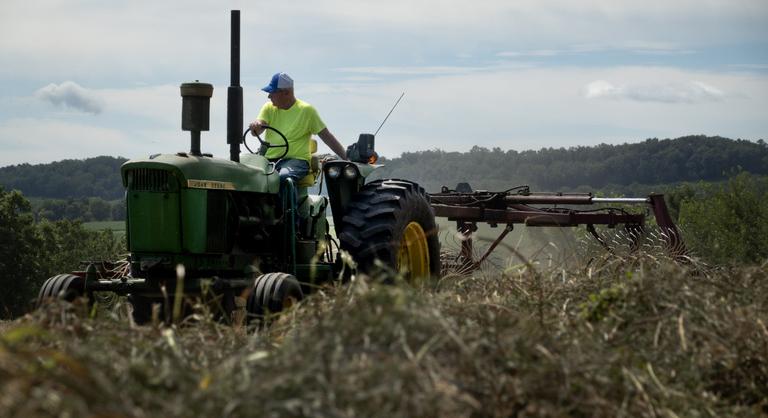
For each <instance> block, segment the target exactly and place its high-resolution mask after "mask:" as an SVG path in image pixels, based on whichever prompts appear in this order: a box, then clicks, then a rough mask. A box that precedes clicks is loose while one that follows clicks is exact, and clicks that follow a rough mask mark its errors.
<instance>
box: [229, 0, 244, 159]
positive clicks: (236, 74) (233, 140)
mask: <svg viewBox="0 0 768 418" xmlns="http://www.w3.org/2000/svg"><path fill="white" fill-rule="evenodd" d="M231 18H232V23H231V28H232V29H231V31H232V36H231V42H230V45H231V48H230V81H229V84H230V85H229V88H228V89H227V143H228V144H229V159H230V160H232V161H235V162H240V141H241V135H242V133H243V88H242V87H240V10H232V11H231Z"/></svg>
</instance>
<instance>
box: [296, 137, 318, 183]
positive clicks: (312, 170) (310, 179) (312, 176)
mask: <svg viewBox="0 0 768 418" xmlns="http://www.w3.org/2000/svg"><path fill="white" fill-rule="evenodd" d="M316 152H317V141H316V140H315V139H314V138H310V139H309V153H310V154H312V157H310V159H309V174H307V175H306V176H304V177H303V178H302V179H301V180H299V182H298V183H296V186H298V187H310V186H312V185H314V184H315V180H317V176H319V175H320V161H319V160H318V158H317V156H316V155H315V153H316Z"/></svg>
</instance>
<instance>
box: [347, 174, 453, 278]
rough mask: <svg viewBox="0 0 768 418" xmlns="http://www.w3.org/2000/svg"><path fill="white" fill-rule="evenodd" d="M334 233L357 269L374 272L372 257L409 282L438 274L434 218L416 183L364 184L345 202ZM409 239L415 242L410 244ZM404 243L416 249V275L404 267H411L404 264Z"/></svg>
mask: <svg viewBox="0 0 768 418" xmlns="http://www.w3.org/2000/svg"><path fill="white" fill-rule="evenodd" d="M414 229H415V230H416V233H415V234H412V233H411V232H413V230H414ZM338 231H340V232H339V240H340V242H341V248H342V249H343V250H345V251H347V252H349V253H350V254H351V255H352V258H353V259H354V260H355V262H356V263H357V266H358V271H362V272H364V273H367V274H373V275H375V274H377V273H379V271H378V269H377V267H376V260H377V259H378V260H380V261H381V262H382V263H383V264H384V265H385V266H387V267H389V268H391V269H393V270H395V271H398V270H399V272H400V273H401V274H403V276H404V277H405V278H406V279H407V280H408V281H411V282H413V281H414V280H416V279H418V278H425V277H426V276H432V277H436V276H438V275H439V274H440V241H439V237H438V234H437V225H436V224H435V214H434V212H433V211H432V207H431V206H430V203H429V196H428V195H427V193H426V192H425V191H424V189H423V188H422V187H421V186H419V185H418V184H416V183H413V182H411V181H407V180H397V179H389V180H376V181H372V182H370V183H368V184H366V185H365V186H363V188H362V189H361V190H360V192H358V193H357V194H356V195H355V196H354V198H353V199H352V202H350V204H349V206H348V209H347V212H346V213H345V214H344V217H343V219H342V223H341V228H339V229H338ZM406 237H408V238H409V239H408V240H406ZM414 237H417V239H416V240H417V241H420V242H413V241H414V239H413V238H414ZM410 245H415V246H417V247H420V248H421V250H420V254H421V256H422V257H421V258H422V261H421V262H419V263H417V264H418V265H419V266H420V268H418V269H414V270H420V272H412V271H410V269H409V266H413V265H414V263H413V262H409V260H408V258H409V257H410V256H409V255H408V252H409V251H408V250H407V249H406V248H410ZM404 251H405V252H404ZM426 258H428V260H427V259H426ZM419 266H416V267H419Z"/></svg>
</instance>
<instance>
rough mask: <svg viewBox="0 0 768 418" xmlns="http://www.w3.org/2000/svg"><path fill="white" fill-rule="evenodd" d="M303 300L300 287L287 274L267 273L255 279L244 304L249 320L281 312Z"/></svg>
mask: <svg viewBox="0 0 768 418" xmlns="http://www.w3.org/2000/svg"><path fill="white" fill-rule="evenodd" d="M302 299H304V293H303V292H302V291H301V285H300V284H299V281H298V280H296V278H295V277H293V275H290V274H288V273H267V274H262V275H261V276H259V277H257V278H256V281H255V282H254V284H253V289H252V290H251V294H250V295H249V296H248V300H247V302H246V310H247V312H248V316H249V317H251V318H254V317H255V318H263V317H265V316H266V315H269V314H276V313H279V312H282V311H284V310H286V309H288V308H290V307H291V306H293V305H295V304H297V303H299V301H301V300H302Z"/></svg>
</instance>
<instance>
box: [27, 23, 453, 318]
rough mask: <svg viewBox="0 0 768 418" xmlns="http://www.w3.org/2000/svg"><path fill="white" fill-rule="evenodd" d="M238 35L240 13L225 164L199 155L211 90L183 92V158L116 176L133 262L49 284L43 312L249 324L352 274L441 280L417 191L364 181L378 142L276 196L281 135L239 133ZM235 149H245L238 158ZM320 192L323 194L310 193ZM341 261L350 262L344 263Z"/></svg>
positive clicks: (363, 143) (364, 138)
mask: <svg viewBox="0 0 768 418" xmlns="http://www.w3.org/2000/svg"><path fill="white" fill-rule="evenodd" d="M239 31H240V29H239V11H233V12H232V58H231V60H232V66H231V68H232V70H231V83H230V87H229V88H228V105H227V132H228V133H227V141H228V143H229V144H230V158H229V159H222V158H214V157H213V156H212V155H210V154H204V153H201V151H200V133H201V132H202V131H207V130H208V129H209V103H210V97H211V96H212V94H213V86H212V85H210V84H206V83H200V82H194V83H185V84H182V85H181V96H182V130H185V131H189V132H190V133H191V147H190V151H189V152H179V153H177V154H159V155H152V156H150V157H149V158H146V159H137V160H130V161H128V162H126V163H125V164H124V165H123V166H122V168H121V175H122V180H123V185H124V186H125V190H126V193H125V198H126V207H127V216H126V240H127V245H128V250H129V252H130V255H129V258H128V260H127V261H126V262H123V263H122V264H120V265H118V264H114V263H105V262H94V263H90V264H88V265H87V267H86V268H85V269H84V270H83V271H76V272H72V273H68V274H60V275H57V276H54V277H51V278H50V279H48V280H47V281H46V282H45V283H44V285H43V287H42V289H41V290H40V293H39V297H38V303H43V302H44V301H45V300H47V299H50V298H55V297H61V298H65V299H68V300H72V299H74V298H76V297H79V296H86V297H90V298H92V297H93V293H94V292H104V291H109V292H115V293H117V294H120V295H127V296H128V300H129V301H130V303H131V304H132V305H133V317H134V319H135V320H136V321H137V322H139V323H141V322H146V321H147V320H149V319H150V318H151V315H152V309H153V305H155V306H159V310H160V312H161V313H163V315H165V317H166V318H167V317H168V315H169V312H170V307H171V306H172V305H170V304H172V303H173V301H174V298H175V297H178V295H181V294H183V295H199V294H209V295H213V296H215V299H216V300H217V301H218V303H219V306H220V307H221V312H222V313H223V315H225V316H228V315H229V314H231V313H232V312H233V311H234V310H235V309H237V308H238V307H241V306H242V305H241V304H242V303H243V302H246V307H245V308H246V310H247V312H248V313H249V314H250V315H253V316H260V315H264V314H265V313H266V312H273V313H274V312H279V311H281V310H282V309H284V307H285V306H287V305H290V304H292V303H295V302H296V301H298V300H300V299H302V298H303V297H304V295H305V294H307V293H308V292H309V291H311V290H312V289H314V288H315V287H316V286H317V285H321V284H323V283H326V282H329V281H332V280H337V279H338V280H343V278H344V276H345V274H344V272H345V271H348V269H349V268H350V266H356V270H357V271H358V272H367V273H372V272H374V271H378V270H389V271H391V272H394V273H395V274H400V275H402V276H403V277H405V278H406V279H410V280H415V279H418V278H423V277H428V276H430V275H435V274H437V273H438V272H439V263H440V261H439V242H438V237H437V233H436V232H437V231H436V230H437V227H436V225H435V219H434V214H433V211H432V208H431V207H430V204H429V197H428V195H427V194H426V193H425V191H424V189H423V188H421V187H420V186H419V185H417V184H416V183H413V182H410V181H407V180H393V179H390V180H376V181H371V182H366V178H367V177H368V176H369V175H370V174H371V172H373V171H374V170H375V169H376V167H377V166H376V165H375V159H376V153H375V151H374V137H373V135H370V134H362V135H360V138H359V140H358V142H357V143H356V144H353V145H352V146H350V147H349V148H348V149H347V156H348V160H335V161H330V162H326V163H325V164H323V165H322V167H321V166H320V165H319V164H318V161H317V158H316V157H315V156H314V155H313V157H312V162H311V173H310V174H309V175H307V176H306V177H305V178H303V179H301V180H300V181H298V182H296V183H295V184H294V183H293V182H292V181H290V180H288V181H287V182H286V184H284V185H283V187H282V188H281V185H280V179H279V177H278V173H277V172H276V171H275V164H276V162H277V160H279V159H277V160H271V159H268V158H266V157H265V153H266V150H267V149H269V148H271V147H275V148H279V149H283V150H284V152H282V155H285V154H286V153H287V151H288V147H289V145H288V141H287V140H285V137H284V136H282V134H281V133H280V132H278V131H276V130H275V133H276V134H277V136H278V137H281V138H283V140H282V142H281V143H277V144H274V143H270V142H267V141H264V140H262V139H261V138H260V137H257V139H258V140H259V142H260V143H261V146H260V148H259V151H257V152H250V148H249V147H248V145H247V143H246V139H247V138H248V136H249V135H248V134H249V132H248V131H247V130H246V131H245V133H244V134H243V133H242V132H243V95H242V88H241V87H240V85H239V43H240V42H239ZM270 129H273V128H270ZM273 130H274V129H273ZM240 144H244V145H246V148H248V150H249V152H245V153H241V152H240ZM314 151H316V143H314V142H313V152H314ZM318 184H319V185H320V186H321V189H322V187H323V186H324V187H325V189H326V191H327V196H324V195H321V194H317V195H310V194H309V193H308V189H309V188H310V187H312V186H315V185H318ZM281 189H282V190H281ZM329 209H330V212H331V214H332V219H333V227H334V229H335V236H336V238H334V236H333V234H332V231H331V227H330V224H329V222H328V218H327V215H328V211H329ZM342 252H346V253H348V254H349V255H350V256H351V259H352V260H353V261H354V262H353V263H347V262H343V261H342V256H341V255H342ZM121 267H122V268H121Z"/></svg>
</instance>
